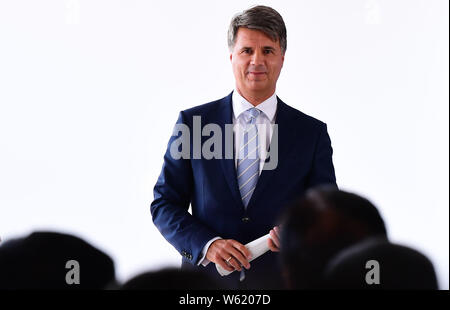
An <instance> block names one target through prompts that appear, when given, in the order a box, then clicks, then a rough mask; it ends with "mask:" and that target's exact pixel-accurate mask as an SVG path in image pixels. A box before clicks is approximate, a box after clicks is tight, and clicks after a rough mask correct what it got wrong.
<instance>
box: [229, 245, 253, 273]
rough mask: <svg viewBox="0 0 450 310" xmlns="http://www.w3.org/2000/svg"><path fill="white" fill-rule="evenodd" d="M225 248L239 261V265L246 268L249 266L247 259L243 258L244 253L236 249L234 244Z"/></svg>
mask: <svg viewBox="0 0 450 310" xmlns="http://www.w3.org/2000/svg"><path fill="white" fill-rule="evenodd" d="M227 250H228V251H229V253H230V254H231V255H233V256H234V258H235V259H236V260H237V261H238V262H239V265H240V266H244V267H245V268H247V269H248V268H250V264H249V263H248V260H247V259H246V258H245V256H244V254H243V253H241V252H240V251H239V250H238V249H236V248H235V247H234V246H230V248H227Z"/></svg>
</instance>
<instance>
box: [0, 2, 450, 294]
mask: <svg viewBox="0 0 450 310" xmlns="http://www.w3.org/2000/svg"><path fill="white" fill-rule="evenodd" d="M254 4H266V5H270V6H273V7H274V8H275V9H277V10H278V11H279V12H280V13H281V15H282V16H283V18H284V20H285V22H286V25H287V29H288V49H287V54H286V60H285V64H284V68H283V71H282V73H281V77H280V79H279V82H278V88H277V94H278V95H279V96H280V98H282V99H283V100H284V101H285V102H287V103H288V104H290V105H291V106H294V107H295V108H297V109H299V110H301V111H303V112H305V113H307V114H309V115H312V116H314V117H316V118H318V119H320V120H323V121H324V122H326V123H327V124H328V130H329V134H330V136H331V139H332V146H333V149H334V157H333V159H334V164H335V168H336V175H337V180H338V185H339V186H340V187H341V188H342V189H345V190H348V191H352V192H356V193H359V194H361V195H363V196H365V197H367V198H368V199H370V200H372V201H373V202H374V203H375V204H376V205H377V206H378V207H379V209H380V210H381V212H382V215H383V217H384V219H385V221H386V222H387V226H388V229H389V235H390V237H391V239H392V240H393V241H396V242H399V243H402V244H406V245H409V246H412V247H414V248H416V249H418V250H420V251H422V252H423V253H425V254H426V255H427V256H428V257H429V258H430V259H431V260H432V262H433V263H434V265H435V267H436V270H437V273H438V276H439V283H440V287H441V288H445V289H448V276H449V268H448V266H449V214H448V210H449V191H448V186H449V184H448V183H449V170H448V169H449V166H448V159H449V140H448V138H449V137H448V135H449V119H448V117H449V116H448V112H449V111H448V109H449V105H448V100H449V92H448V83H449V81H448V73H449V72H448V68H449V67H448V65H449V64H448V55H449V54H448V52H449V50H448V26H449V25H448V23H449V19H448V1H447V0H423V1H419V0H414V1H413V0H379V1H376V0H340V1H335V0H321V1H317V0H307V1H306V0H305V1H292V0H287V1H262V2H260V3H255V2H253V1H242V0H239V1H237V0H233V1H230V0H228V1H206V0H205V1H193V0H191V1H137V0H126V1H125V0H123V1H99V0H89V1H82V0H80V1H73V0H69V1H63V0H60V1H57V0H54V1H31V0H30V1H17V0H14V1H13V0H11V1H4V0H2V1H0V212H1V213H0V236H1V238H2V239H3V240H5V239H8V238H11V237H17V236H22V235H24V234H26V233H29V232H31V231H32V230H36V229H50V230H57V231H64V232H68V233H73V234H76V235H78V236H80V237H82V238H84V239H86V240H88V241H89V242H91V243H92V244H94V245H96V246H98V247H99V248H101V249H102V250H104V251H106V252H107V253H108V254H110V255H111V256H112V257H113V259H114V260H115V263H116V267H117V276H118V278H119V280H120V281H124V280H126V279H129V278H130V277H132V276H134V275H136V274H138V273H140V272H142V271H145V270H154V269H157V268H160V267H162V266H168V265H171V266H172V265H179V263H180V260H181V256H180V255H179V254H178V252H176V250H175V249H174V248H173V247H172V246H171V245H169V244H168V243H167V242H166V241H165V239H164V238H163V237H162V236H161V235H160V234H159V232H158V231H157V229H156V228H155V227H154V225H153V223H152V220H151V216H150V212H149V205H150V203H151V201H152V198H153V193H152V190H153V186H154V184H155V182H156V179H157V177H158V174H159V172H160V169H161V165H162V156H163V153H164V151H165V148H166V145H167V141H168V139H169V136H170V134H171V130H172V128H173V125H174V123H175V121H176V119H177V116H178V112H179V111H180V110H183V109H186V108H189V107H192V106H195V105H199V104H202V103H206V102H209V101H212V100H215V99H219V98H222V97H224V96H225V95H227V94H228V93H229V92H230V91H231V90H232V89H233V87H234V79H233V75H232V71H231V66H230V62H229V54H228V50H227V45H226V31H227V28H228V24H229V22H230V20H231V17H232V16H233V15H234V14H235V13H237V12H239V11H242V10H244V9H246V8H248V7H250V6H251V5H254Z"/></svg>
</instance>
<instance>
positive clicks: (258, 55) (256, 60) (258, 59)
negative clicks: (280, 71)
mask: <svg viewBox="0 0 450 310" xmlns="http://www.w3.org/2000/svg"><path fill="white" fill-rule="evenodd" d="M263 63H264V55H263V53H262V52H260V51H255V52H254V53H253V55H252V58H251V64H252V65H255V66H257V65H261V64H263Z"/></svg>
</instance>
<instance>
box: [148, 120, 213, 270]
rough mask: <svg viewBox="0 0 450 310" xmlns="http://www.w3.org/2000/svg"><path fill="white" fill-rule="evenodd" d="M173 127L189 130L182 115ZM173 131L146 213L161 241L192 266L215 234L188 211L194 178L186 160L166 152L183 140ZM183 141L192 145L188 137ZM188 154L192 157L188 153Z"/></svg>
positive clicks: (189, 164) (189, 163)
mask: <svg viewBox="0 0 450 310" xmlns="http://www.w3.org/2000/svg"><path fill="white" fill-rule="evenodd" d="M177 124H183V125H182V126H187V127H186V128H189V126H188V124H187V122H186V117H185V116H184V114H183V112H180V115H179V117H178V121H177ZM176 128H177V127H176ZM176 131H177V130H174V133H173V135H172V136H171V138H170V140H169V143H168V146H167V151H166V153H165V155H164V162H163V166H162V170H161V174H160V175H159V177H158V180H157V182H156V185H155V187H154V189H153V195H154V200H153V202H152V203H151V206H150V212H151V215H152V218H153V223H154V224H155V226H156V227H157V228H158V230H159V231H160V232H161V234H162V235H163V236H164V238H165V239H166V240H167V241H168V242H169V243H171V244H172V245H173V246H174V247H175V249H177V251H178V252H180V254H181V255H182V256H183V257H185V258H186V259H187V260H188V261H189V262H190V263H192V264H195V263H196V262H197V261H198V260H199V259H200V258H201V251H202V249H203V247H204V246H205V244H206V243H207V242H208V241H209V240H211V239H212V238H214V237H216V236H217V233H216V232H214V231H211V230H210V229H209V228H208V227H207V226H206V225H205V224H203V223H202V222H200V221H199V220H198V219H196V218H195V217H194V216H192V215H191V214H190V213H189V212H188V209H189V204H190V203H191V198H192V191H193V186H194V177H193V172H192V166H191V161H190V159H189V158H180V159H176V158H174V157H172V154H171V152H170V149H171V145H172V143H173V142H174V141H176V140H177V139H181V138H183V139H186V137H182V135H183V133H182V132H181V131H180V132H178V133H177V132H176ZM189 132H192V130H189ZM178 141H181V140H178ZM184 141H186V142H187V143H189V144H190V145H192V143H190V142H191V139H190V138H188V139H186V140H184ZM183 147H185V146H183ZM189 155H192V152H190V154H189ZM175 157H176V156H175Z"/></svg>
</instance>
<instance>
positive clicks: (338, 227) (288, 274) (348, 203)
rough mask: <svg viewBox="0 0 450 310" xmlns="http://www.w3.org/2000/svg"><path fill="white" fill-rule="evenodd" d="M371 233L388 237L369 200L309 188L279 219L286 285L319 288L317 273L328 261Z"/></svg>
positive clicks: (329, 190) (319, 282) (333, 188)
mask: <svg viewBox="0 0 450 310" xmlns="http://www.w3.org/2000/svg"><path fill="white" fill-rule="evenodd" d="M373 236H379V237H381V238H387V233H386V228H385V225H384V221H383V219H382V218H381V216H380V214H379V212H378V210H377V208H376V207H375V206H374V205H373V204H372V203H371V202H370V201H368V200H367V199H365V198H362V197H360V196H358V195H355V194H351V193H348V192H344V191H341V190H338V189H336V188H335V187H320V188H316V189H312V190H309V191H308V192H307V193H306V194H305V196H304V197H302V198H301V199H300V200H298V201H297V202H295V203H293V204H292V205H291V206H290V207H288V209H287V211H286V213H285V214H284V215H283V218H282V229H281V263H282V268H283V271H284V276H285V279H286V286H287V287H288V288H296V289H317V288H321V285H322V282H321V278H320V275H321V274H322V272H323V269H324V267H325V265H326V264H327V262H328V260H329V259H330V258H331V257H332V256H334V255H335V254H336V253H338V252H339V251H340V250H342V249H344V248H346V247H348V246H350V245H353V244H355V243H357V242H359V241H361V240H363V239H365V238H368V237H373Z"/></svg>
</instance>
